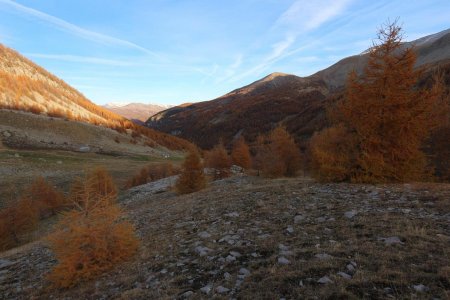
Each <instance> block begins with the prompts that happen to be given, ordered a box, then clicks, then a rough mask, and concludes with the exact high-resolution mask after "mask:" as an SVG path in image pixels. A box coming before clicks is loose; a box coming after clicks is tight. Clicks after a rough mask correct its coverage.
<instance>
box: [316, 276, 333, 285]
mask: <svg viewBox="0 0 450 300" xmlns="http://www.w3.org/2000/svg"><path fill="white" fill-rule="evenodd" d="M317 282H318V283H321V284H328V283H333V281H332V280H331V279H330V278H329V277H328V276H323V277H322V278H320V279H319V280H317Z"/></svg>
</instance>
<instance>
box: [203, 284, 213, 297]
mask: <svg viewBox="0 0 450 300" xmlns="http://www.w3.org/2000/svg"><path fill="white" fill-rule="evenodd" d="M211 290H212V286H211V285H210V284H208V285H206V286H204V287H202V288H201V289H200V292H202V293H204V294H207V295H208V294H209V293H210V292H211Z"/></svg>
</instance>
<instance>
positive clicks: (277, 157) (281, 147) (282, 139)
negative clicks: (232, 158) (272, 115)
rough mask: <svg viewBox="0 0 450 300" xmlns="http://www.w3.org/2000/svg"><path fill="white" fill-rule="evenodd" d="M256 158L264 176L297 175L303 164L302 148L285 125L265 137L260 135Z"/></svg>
mask: <svg viewBox="0 0 450 300" xmlns="http://www.w3.org/2000/svg"><path fill="white" fill-rule="evenodd" d="M257 144H258V150H257V154H256V157H255V159H256V160H257V162H258V164H259V166H258V167H259V169H261V171H262V173H263V175H264V176H267V177H273V178H275V177H281V176H288V177H293V176H296V175H297V173H298V171H299V170H300V168H301V165H302V157H301V154H300V149H299V147H298V146H297V144H296V143H295V141H294V138H293V137H292V136H291V135H290V134H289V132H288V131H287V130H286V128H284V127H281V126H279V127H277V128H275V129H274V130H272V131H271V132H270V133H269V134H268V135H266V136H265V137H258V143H257Z"/></svg>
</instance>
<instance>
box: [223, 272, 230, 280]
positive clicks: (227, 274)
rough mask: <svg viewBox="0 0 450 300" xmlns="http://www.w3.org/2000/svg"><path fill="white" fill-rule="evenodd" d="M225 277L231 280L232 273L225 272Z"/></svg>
mask: <svg viewBox="0 0 450 300" xmlns="http://www.w3.org/2000/svg"><path fill="white" fill-rule="evenodd" d="M223 277H224V278H225V280H230V279H231V274H230V273H228V272H225V273H224V274H223Z"/></svg>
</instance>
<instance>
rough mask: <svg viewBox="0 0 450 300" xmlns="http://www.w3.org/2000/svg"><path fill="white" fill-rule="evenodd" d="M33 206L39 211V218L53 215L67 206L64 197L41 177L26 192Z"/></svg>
mask: <svg viewBox="0 0 450 300" xmlns="http://www.w3.org/2000/svg"><path fill="white" fill-rule="evenodd" d="M27 197H29V198H30V199H31V200H32V202H33V205H34V206H35V207H36V208H37V209H38V210H39V214H40V217H41V218H47V217H49V216H52V215H55V214H56V213H57V212H58V211H60V210H61V209H63V208H64V207H66V206H67V201H66V199H65V196H64V195H63V194H62V193H61V192H60V191H58V190H57V189H56V188H55V187H54V186H53V185H51V184H50V183H49V182H48V181H46V180H45V179H44V178H43V177H38V178H37V179H36V180H35V181H34V182H33V184H32V185H31V187H30V188H29V190H28V194H27Z"/></svg>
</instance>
